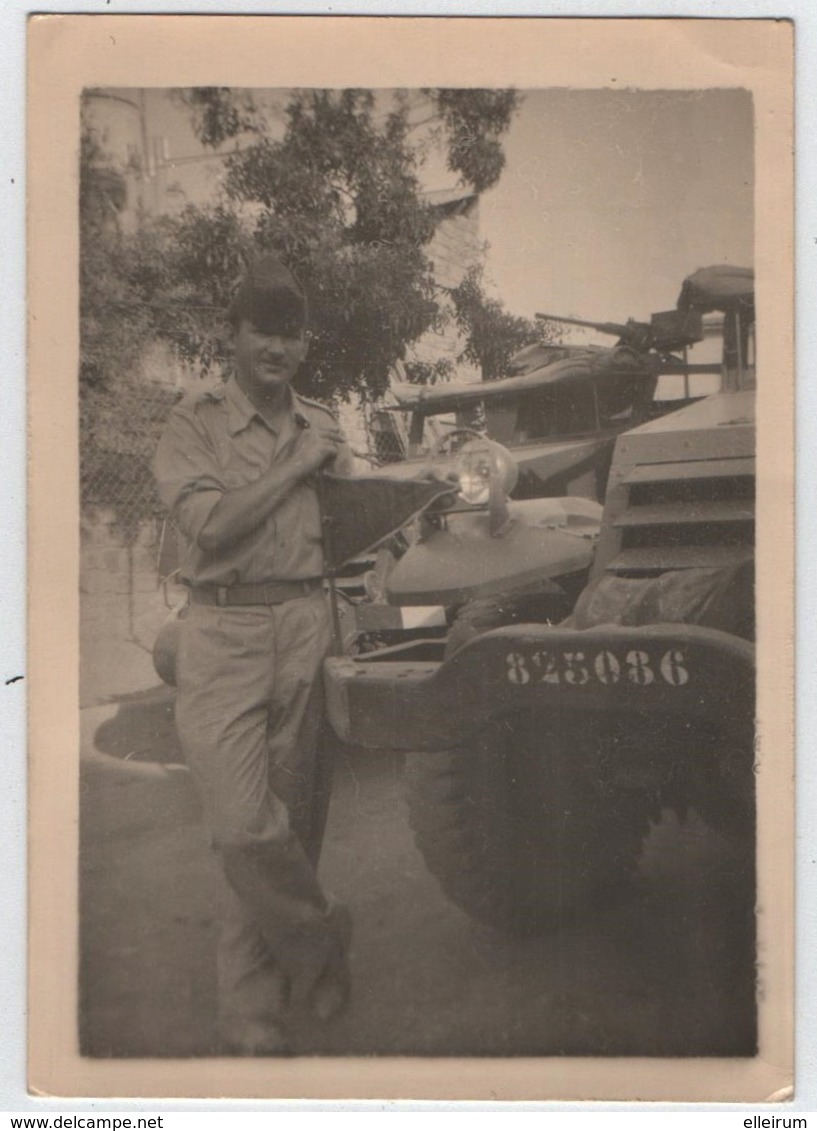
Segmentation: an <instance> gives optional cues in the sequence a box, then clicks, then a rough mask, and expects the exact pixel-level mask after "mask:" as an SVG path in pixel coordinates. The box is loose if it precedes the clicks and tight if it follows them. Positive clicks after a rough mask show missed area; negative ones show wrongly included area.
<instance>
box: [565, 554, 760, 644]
mask: <svg viewBox="0 0 817 1131" xmlns="http://www.w3.org/2000/svg"><path fill="white" fill-rule="evenodd" d="M565 624H566V625H567V626H569V627H571V628H594V627H598V626H600V625H603V624H620V625H625V626H626V625H647V624H696V625H700V626H702V627H704V628H717V629H720V630H721V631H722V632H730V633H732V634H733V635H734V636H741V637H743V638H744V639H753V638H754V563H753V562H744V563H742V564H741V565H738V566H732V567H731V568H729V569H682V570H671V571H670V572H668V573H664V574H662V575H661V576H660V577H647V578H630V577H603V578H602V579H601V580H600V581H599V582H596V583H595V584H594V585H589V586H588V587H587V589H585V591H584V592H583V593H582V595H581V596H580V597H579V600H578V601H577V602H576V607H575V608H574V610H573V612H572V613H571V615H570V617H569V618H568V620H567V621H566V622H565Z"/></svg>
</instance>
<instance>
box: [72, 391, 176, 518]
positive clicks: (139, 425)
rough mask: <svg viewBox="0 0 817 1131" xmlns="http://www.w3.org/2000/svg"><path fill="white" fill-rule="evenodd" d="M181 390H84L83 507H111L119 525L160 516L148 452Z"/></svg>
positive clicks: (81, 442)
mask: <svg viewBox="0 0 817 1131" xmlns="http://www.w3.org/2000/svg"><path fill="white" fill-rule="evenodd" d="M182 395H183V393H182V391H181V390H178V389H172V388H166V387H163V386H161V385H155V384H150V383H147V382H145V383H144V384H137V383H136V382H134V383H128V384H123V385H122V386H120V387H119V388H117V389H115V390H111V391H105V392H97V391H94V390H85V391H84V392H83V396H82V402H81V418H80V419H81V426H80V431H81V440H80V497H81V501H82V505H83V507H89V506H97V507H100V506H101V507H107V508H110V509H111V510H112V511H113V512H114V514H115V516H116V520H117V522H118V523H119V525H120V526H121V527H122V529H123V530H124V531H126V532H131V534H133V535H134V536H135V534H136V531H137V530H138V528H139V525H140V524H141V523H143V522H144V521H146V520H148V519H151V518H158V517H159V516H160V515H161V514H162V506H161V503H160V501H159V497H158V494H157V491H156V486H155V483H154V479H153V473H152V469H151V465H152V460H153V454H154V452H155V450H156V445H157V444H158V442H159V437H160V436H161V433H162V429H163V428H164V424H165V421H166V420H167V417H168V414H169V413H170V410H171V408H172V407H173V405H174V404H176V403H177V402H178V401H179V400H180V399H181V397H182Z"/></svg>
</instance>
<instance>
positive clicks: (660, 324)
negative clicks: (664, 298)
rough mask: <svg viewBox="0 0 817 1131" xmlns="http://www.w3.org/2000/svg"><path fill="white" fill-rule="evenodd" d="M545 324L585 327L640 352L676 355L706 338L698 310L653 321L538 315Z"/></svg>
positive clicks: (666, 313)
mask: <svg viewBox="0 0 817 1131" xmlns="http://www.w3.org/2000/svg"><path fill="white" fill-rule="evenodd" d="M536 318H538V319H540V320H541V321H543V322H561V323H563V324H566V325H568V326H585V327H586V328H587V329H589V330H596V331H598V333H600V334H610V335H612V336H614V337H616V338H618V344H619V345H622V346H629V347H630V349H633V350H636V351H637V352H638V353H647V352H648V351H649V350H655V351H656V352H657V353H660V354H666V353H672V352H673V351H675V350H683V349H686V348H687V347H688V346H691V345H694V343H695V342H700V341H701V340H702V339H703V336H704V334H703V318H702V316H701V314H700V312H698V311H690V310H665V311H661V312H660V313H659V314H653V315H651V316H650V321H649V322H636V320H635V319H634V318H629V319H628V320H627V321H626V322H590V321H587V320H586V319H584V318H565V317H563V316H562V315H560V314H539V313H537V314H536Z"/></svg>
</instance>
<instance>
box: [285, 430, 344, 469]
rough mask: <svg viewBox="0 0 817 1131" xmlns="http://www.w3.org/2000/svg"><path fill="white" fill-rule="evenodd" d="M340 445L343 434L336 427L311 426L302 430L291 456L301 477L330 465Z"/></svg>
mask: <svg viewBox="0 0 817 1131" xmlns="http://www.w3.org/2000/svg"><path fill="white" fill-rule="evenodd" d="M342 443H343V433H342V432H341V430H340V429H339V428H338V427H335V426H332V425H326V426H323V425H321V424H313V425H311V426H310V427H309V428H303V429H302V430H301V433H300V435H299V437H298V442H297V445H296V447H295V451H294V452H293V455H292V459H293V462H294V463H296V464H297V466H298V469H299V471H300V473H301V476H303V477H306V476H307V475H311V474H312V472H313V471H318V469H319V468H321V467H324V466H325V465H326V464H328V463H331V462H332V461H333V460H334V458H335V456H336V455H337V454H338V452H339V451H340V447H341V444H342Z"/></svg>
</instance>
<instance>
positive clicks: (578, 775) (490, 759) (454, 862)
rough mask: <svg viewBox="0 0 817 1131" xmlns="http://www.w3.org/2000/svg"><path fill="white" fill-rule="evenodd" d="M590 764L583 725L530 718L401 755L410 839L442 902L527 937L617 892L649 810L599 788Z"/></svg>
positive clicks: (621, 793)
mask: <svg viewBox="0 0 817 1131" xmlns="http://www.w3.org/2000/svg"><path fill="white" fill-rule="evenodd" d="M588 743H590V745H588ZM597 765H598V760H597V755H596V745H595V744H593V736H592V731H591V730H590V728H589V727H588V726H587V725H586V723H581V724H578V725H577V722H576V720H574V719H571V721H570V723H569V725H567V724H566V722H565V720H564V719H559V718H557V719H552V718H551V719H547V720H543V719H542V717H541V716H539V715H533V714H530V713H525V714H518V715H512V716H504V717H502V718H498V719H495V720H493V721H492V722H491V723H490V724H489V725H488V726H487V727H485V728H484V729H483V730H482V731H480V732H479V733H478V734H477V735H475V736H474V737H473V739H472V740H471V741H469V742H468V743H465V744H463V745H462V746H458V747H456V748H454V749H453V750H448V751H442V752H435V753H429V754H412V755H409V757H408V763H407V770H406V774H407V780H408V793H409V815H410V821H411V825H412V828H413V830H414V835H415V841H416V843H417V847H418V848H419V850H420V852H421V854H422V855H423V858H424V859H425V862H426V865H427V867H428V869H429V871H430V872H431V873H432V874H433V875H434V876H435V877H436V878H437V880H438V881H439V882H440V884H441V886H442V888H443V890H444V891H445V892H446V894H447V895H448V896H449V898H450V899H451V900H453V902H454V903H456V904H457V905H458V906H460V907H461V908H462V909H463V910H464V911H466V912H467V913H468V914H469V915H471V916H473V917H474V918H475V919H478V920H480V921H481V922H484V923H487V924H488V925H490V926H493V927H498V928H500V929H501V930H505V931H508V932H510V933H513V934H520V935H535V934H541V933H543V932H545V931H547V930H550V929H553V928H555V927H558V926H559V925H561V924H563V923H566V922H570V921H573V920H575V919H576V918H577V917H579V916H580V915H581V914H582V913H584V912H586V911H588V910H592V909H594V908H595V907H597V906H598V905H599V904H600V903H602V902H604V901H607V900H609V899H610V898H611V897H612V896H613V895H614V894H616V893H619V892H620V891H621V889H622V886H623V884H624V883H625V881H626V880H628V879H629V878H630V877H631V876H632V874H633V873H634V871H635V868H636V864H637V861H638V857H639V855H640V850H641V845H642V843H643V841H644V839H645V838H646V836H647V834H648V832H649V828H650V822H649V811H650V801H649V799H646V798H645V796H643V795H642V794H640V793H638V792H636V791H630V790H617V791H613V790H611V789H610V788H609V786H607V787H605V785H604V784H603V780H602V777H601V775H599V773H598V770H597Z"/></svg>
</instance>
